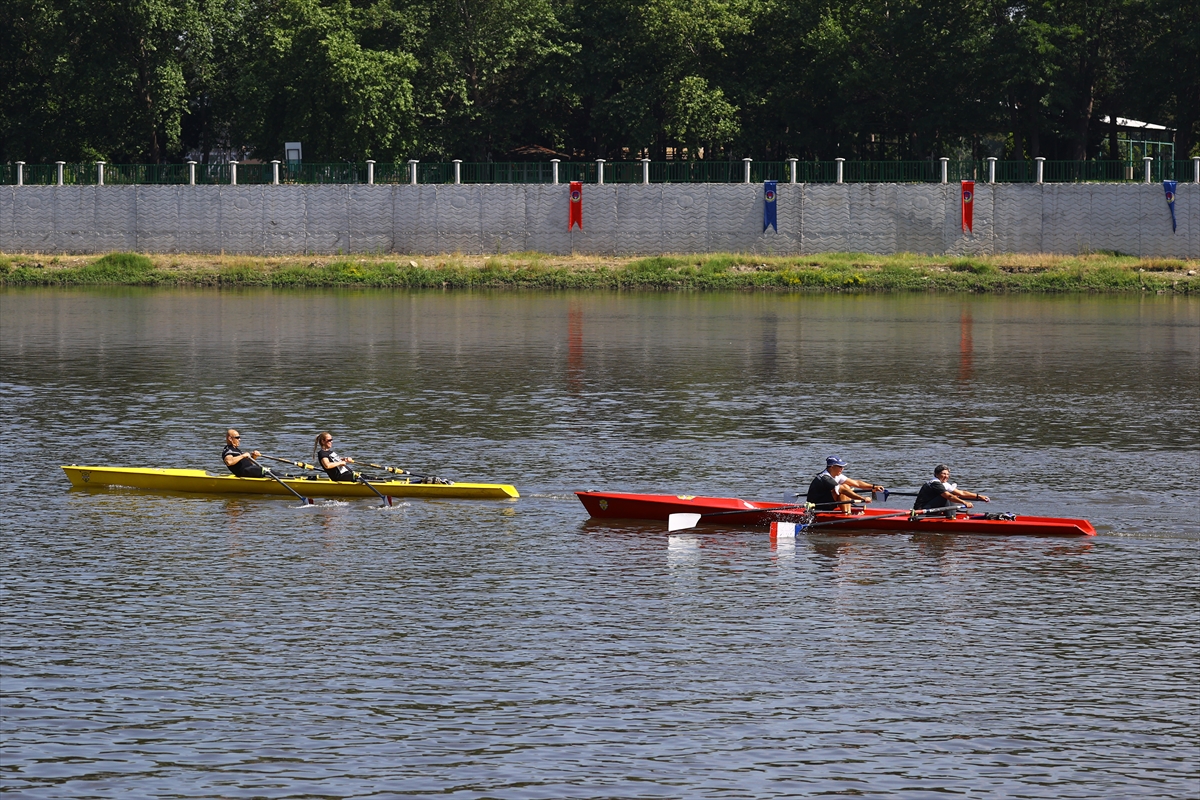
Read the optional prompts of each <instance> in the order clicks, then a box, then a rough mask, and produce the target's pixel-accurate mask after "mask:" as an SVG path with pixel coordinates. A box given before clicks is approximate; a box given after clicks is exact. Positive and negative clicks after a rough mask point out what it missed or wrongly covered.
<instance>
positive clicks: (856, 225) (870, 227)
mask: <svg viewBox="0 0 1200 800" xmlns="http://www.w3.org/2000/svg"><path fill="white" fill-rule="evenodd" d="M922 188H923V187H922ZM847 189H848V191H847V193H846V199H847V202H848V203H849V209H848V214H849V217H848V219H849V227H848V228H847V229H846V249H847V250H852V251H854V252H858V253H894V252H896V242H897V219H898V218H899V217H900V216H901V215H902V213H903V209H901V208H899V207H898V205H897V194H898V192H897V191H896V187H895V186H894V185H892V184H887V183H856V184H852V185H850V186H848V187H847ZM904 197H905V198H906V199H908V197H909V195H908V193H905V194H904ZM921 208H922V209H923V210H928V206H926V205H925V203H924V202H921ZM938 246H939V247H940V246H941V241H940V237H939V241H938Z"/></svg>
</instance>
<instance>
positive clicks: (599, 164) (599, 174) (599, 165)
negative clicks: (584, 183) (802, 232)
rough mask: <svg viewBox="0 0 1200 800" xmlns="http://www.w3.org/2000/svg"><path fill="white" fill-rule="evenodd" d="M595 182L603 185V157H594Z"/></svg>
mask: <svg viewBox="0 0 1200 800" xmlns="http://www.w3.org/2000/svg"><path fill="white" fill-rule="evenodd" d="M596 183H598V184H600V185H601V186H603V185H604V159H603V158H597V159H596Z"/></svg>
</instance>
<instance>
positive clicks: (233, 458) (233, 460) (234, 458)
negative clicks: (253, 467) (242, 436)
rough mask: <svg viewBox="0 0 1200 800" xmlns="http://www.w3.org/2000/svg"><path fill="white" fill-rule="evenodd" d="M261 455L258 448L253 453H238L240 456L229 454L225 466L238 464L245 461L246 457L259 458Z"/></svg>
mask: <svg viewBox="0 0 1200 800" xmlns="http://www.w3.org/2000/svg"><path fill="white" fill-rule="evenodd" d="M260 455H262V454H261V453H259V452H258V451H257V450H255V451H254V452H252V453H242V454H241V455H238V456H235V455H228V456H225V466H227V467H232V466H233V465H234V464H237V463H238V462H240V461H243V460H244V459H247V458H258V457H259V456H260Z"/></svg>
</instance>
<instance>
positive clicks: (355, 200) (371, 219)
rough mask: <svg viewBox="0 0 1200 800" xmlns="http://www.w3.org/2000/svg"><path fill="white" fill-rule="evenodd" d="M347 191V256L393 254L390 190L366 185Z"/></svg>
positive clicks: (352, 187)
mask: <svg viewBox="0 0 1200 800" xmlns="http://www.w3.org/2000/svg"><path fill="white" fill-rule="evenodd" d="M348 188H349V193H348V196H347V209H348V211H349V225H350V252H352V253H390V252H392V250H393V249H394V247H393V244H392V217H393V214H394V211H393V209H392V197H393V194H394V193H393V192H392V188H391V187H390V186H366V185H351V186H349V187H348Z"/></svg>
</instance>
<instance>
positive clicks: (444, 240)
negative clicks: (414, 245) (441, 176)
mask: <svg viewBox="0 0 1200 800" xmlns="http://www.w3.org/2000/svg"><path fill="white" fill-rule="evenodd" d="M434 202H435V203H436V219H437V245H436V249H437V250H439V251H441V252H444V253H464V254H477V253H482V252H483V236H482V231H483V189H482V187H480V186H463V185H459V186H438V187H437V189H436V193H435V199H434ZM524 224H525V221H524V220H521V226H522V227H524Z"/></svg>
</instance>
